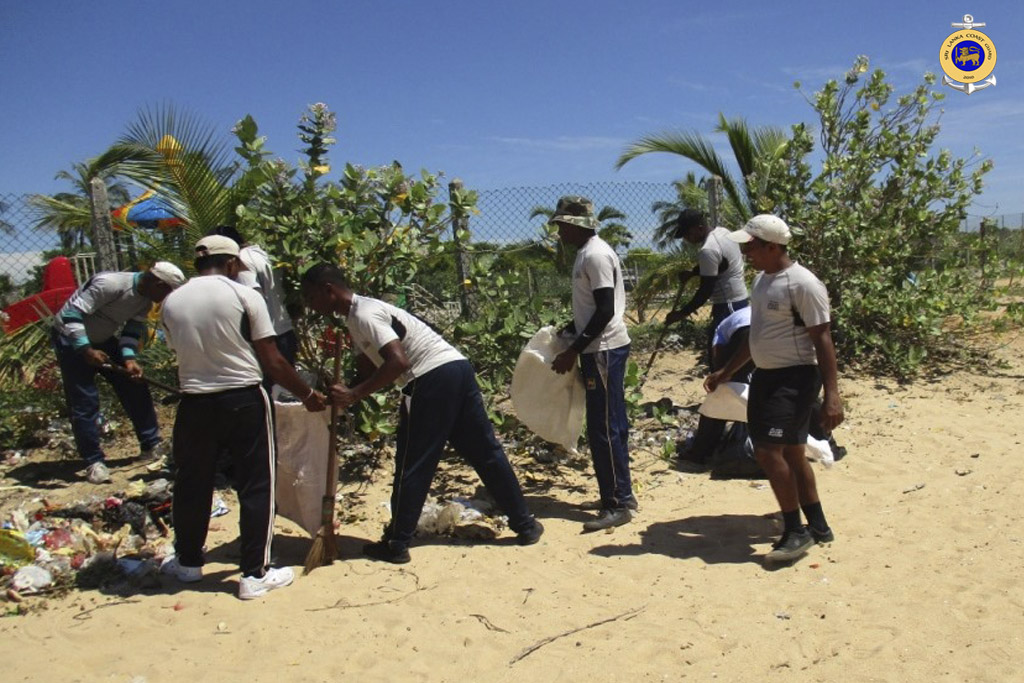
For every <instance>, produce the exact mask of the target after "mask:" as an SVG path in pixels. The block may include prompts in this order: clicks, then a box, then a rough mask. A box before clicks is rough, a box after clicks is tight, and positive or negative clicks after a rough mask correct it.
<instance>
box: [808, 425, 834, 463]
mask: <svg viewBox="0 0 1024 683" xmlns="http://www.w3.org/2000/svg"><path fill="white" fill-rule="evenodd" d="M805 453H806V454H807V459H808V460H810V461H812V462H820V463H821V464H822V465H824V466H825V469H828V468H829V467H832V465H835V464H836V458H835V454H834V453H832V446H830V445H829V443H828V441H824V440H822V439H815V438H814V437H813V436H811V435H810V434H808V435H807V448H806V449H805Z"/></svg>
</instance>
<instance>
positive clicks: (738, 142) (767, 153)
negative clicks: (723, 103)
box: [615, 113, 788, 221]
mask: <svg viewBox="0 0 1024 683" xmlns="http://www.w3.org/2000/svg"><path fill="white" fill-rule="evenodd" d="M715 132H716V133H725V135H726V137H727V138H728V140H729V146H730V147H731V148H732V153H733V156H734V157H735V159H734V160H735V164H736V166H737V167H738V168H739V173H740V175H739V178H738V179H737V177H736V176H735V175H734V174H733V173H732V171H731V170H730V168H729V166H727V164H726V162H725V161H724V160H723V159H722V158H721V157H720V156H719V154H718V152H716V151H715V149H714V145H713V144H712V142H711V140H709V139H708V138H706V137H704V136H703V135H701V134H700V133H696V132H689V133H688V132H681V131H668V132H664V133H658V134H655V135H647V136H644V137H642V138H640V139H639V140H637V141H635V142H633V143H631V144H630V145H629V146H628V147H626V149H625V151H624V152H623V153H622V155H621V156H620V157H619V159H618V161H616V162H615V167H616V168H622V167H623V166H625V165H626V164H627V163H628V162H629V161H631V160H632V159H635V158H636V157H638V156H640V155H642V154H650V153H653V152H668V153H670V154H678V155H679V156H682V157H685V158H686V159H689V160H690V161H692V162H694V163H695V164H697V165H698V166H700V167H701V168H703V169H704V170H705V171H707V172H708V173H709V174H711V175H716V176H719V177H720V178H721V179H722V187H723V189H724V190H725V195H726V201H727V204H728V206H730V207H731V208H732V209H733V210H734V211H735V215H736V216H737V217H738V218H739V219H740V220H743V221H745V220H746V219H748V218H749V217H750V216H751V215H753V214H755V213H757V212H758V211H759V207H758V206H757V201H758V196H759V194H760V193H759V192H758V191H757V189H756V188H754V187H752V186H751V184H750V183H751V182H752V177H753V175H754V173H755V172H757V174H758V177H760V178H762V180H763V179H764V178H766V177H770V175H771V174H772V172H773V171H774V170H775V169H776V168H780V169H781V166H782V156H783V153H784V152H785V150H786V144H787V142H788V138H787V137H786V134H785V132H783V130H782V129H781V128H778V127H776V126H764V127H761V128H755V129H753V130H751V129H750V128H749V127H748V126H747V122H746V121H745V120H744V119H742V118H736V119H732V120H728V119H726V118H725V116H724V115H723V114H721V113H720V114H719V115H718V125H717V126H716V127H715Z"/></svg>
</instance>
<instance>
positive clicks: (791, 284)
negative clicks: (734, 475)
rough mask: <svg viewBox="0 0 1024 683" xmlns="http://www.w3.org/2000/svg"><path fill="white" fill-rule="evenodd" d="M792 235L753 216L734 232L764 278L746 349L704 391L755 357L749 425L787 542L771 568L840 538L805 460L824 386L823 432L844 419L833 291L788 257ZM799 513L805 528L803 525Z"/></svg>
mask: <svg viewBox="0 0 1024 683" xmlns="http://www.w3.org/2000/svg"><path fill="white" fill-rule="evenodd" d="M791 237H792V235H791V233H790V230H789V226H788V225H786V223H785V221H783V220H782V219H781V218H779V217H778V216H773V215H770V214H761V215H758V216H754V217H753V218H751V219H750V220H749V221H748V222H747V224H746V225H744V226H743V229H742V230H737V231H735V232H732V233H730V234H729V238H730V239H732V240H734V241H736V242H739V243H740V245H741V249H742V250H743V253H744V254H745V255H746V257H747V260H749V261H750V264H751V265H752V266H753V267H754V268H755V269H756V270H759V271H761V272H760V273H758V275H757V276H756V277H755V278H754V285H753V288H752V292H751V320H750V336H749V340H748V343H747V344H746V345H743V346H741V347H740V349H739V350H738V351H737V352H736V354H735V355H733V357H732V359H730V361H729V362H728V363H727V364H726V366H725V367H724V368H722V369H721V370H719V371H717V372H713V373H711V375H709V376H708V377H707V379H706V380H705V381H704V387H705V388H706V389H707V390H708V391H713V390H714V389H715V387H716V386H718V384H719V383H720V382H723V381H725V380H727V379H729V378H730V377H731V376H732V374H733V373H734V372H736V371H737V370H738V369H739V368H740V367H742V366H743V364H744V363H746V362H747V361H748V360H750V359H751V358H753V361H754V365H756V366H757V369H756V370H755V371H754V375H753V378H752V379H751V382H750V398H749V400H748V402H747V425H748V428H749V431H750V438H751V440H752V441H753V442H754V455H755V457H756V458H757V461H758V463H759V464H760V465H761V467H762V468H763V469H764V471H765V473H766V474H767V475H768V480H769V482H770V483H771V485H772V491H773V492H774V493H775V498H776V499H777V500H778V502H779V506H780V507H781V508H782V517H783V522H784V525H785V527H784V531H783V534H782V538H780V539H779V541H778V542H777V543H775V544H774V546H773V548H772V550H771V552H769V553H768V555H767V556H766V558H765V559H766V560H767V561H769V562H785V561H789V560H795V559H797V558H799V557H801V556H802V555H804V554H805V553H806V552H807V551H808V550H809V549H810V548H811V546H813V545H814V544H815V543H816V542H817V543H829V542H831V541H833V540H834V535H833V533H832V529H831V528H829V525H828V522H827V521H826V519H825V513H824V512H823V511H822V507H821V501H820V499H819V497H818V489H817V484H816V482H815V479H814V471H813V470H812V469H811V466H810V464H809V463H808V461H807V458H806V456H805V454H804V448H805V445H806V443H807V432H808V427H809V425H810V418H811V410H812V408H813V405H814V402H815V399H816V398H817V397H818V392H819V391H820V389H821V387H822V386H823V385H824V388H825V400H824V405H823V407H822V411H821V422H822V424H821V426H822V429H823V430H824V431H825V432H826V433H829V432H831V431H832V429H833V428H834V427H836V426H837V425H839V424H840V423H841V422H842V421H843V402H842V399H841V397H840V396H839V385H838V380H837V371H836V352H835V346H834V345H833V343H832V333H831V331H830V311H829V301H828V291H827V290H826V289H825V285H824V284H822V282H821V281H820V280H819V279H818V278H817V277H815V276H814V274H813V273H811V271H809V270H807V269H806V268H804V267H803V266H801V265H800V264H799V263H796V262H795V261H793V260H792V259H791V258H790V257H789V253H788V249H787V246H786V245H788V244H789V241H790V239H791ZM801 508H802V509H803V512H804V515H806V517H807V527H804V525H803V523H802V522H801V517H800V510H801Z"/></svg>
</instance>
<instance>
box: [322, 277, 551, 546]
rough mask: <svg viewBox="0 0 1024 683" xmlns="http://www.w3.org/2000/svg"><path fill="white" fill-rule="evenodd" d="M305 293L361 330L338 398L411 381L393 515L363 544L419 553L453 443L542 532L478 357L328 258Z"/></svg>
mask: <svg viewBox="0 0 1024 683" xmlns="http://www.w3.org/2000/svg"><path fill="white" fill-rule="evenodd" d="M302 296H303V299H305V301H306V302H307V303H308V304H309V307H310V308H312V309H313V310H314V311H316V312H317V313H320V314H322V315H329V316H333V315H342V316H344V320H345V327H346V328H348V332H349V335H350V336H351V338H352V351H353V354H355V364H356V378H355V380H354V381H353V383H352V385H351V386H347V385H345V384H336V385H334V386H333V387H331V404H332V405H335V406H337V407H339V408H341V409H345V408H348V407H349V406H351V405H353V404H355V403H358V402H359V401H361V400H363V399H365V398H367V397H368V396H370V395H371V394H373V393H375V392H377V391H380V390H381V389H384V388H386V387H389V386H391V385H392V384H398V385H399V386H401V387H402V403H401V407H400V409H399V421H398V435H397V439H396V444H395V477H394V485H393V487H392V490H391V522H390V523H389V524H388V526H387V529H386V530H385V532H384V537H383V538H382V539H381V540H380V541H379V542H375V543H369V544H367V545H365V546H364V547H363V552H364V553H365V554H366V555H367V556H369V557H371V558H373V559H375V560H382V561H385V562H392V563H395V564H404V563H406V562H409V561H410V559H411V558H410V555H409V543H410V541H411V540H412V537H413V534H414V533H415V532H416V524H417V522H418V521H419V518H420V512H421V511H422V510H423V503H424V502H425V501H426V499H427V493H428V492H429V491H430V483H431V481H433V479H434V472H435V471H436V470H437V464H438V463H439V462H440V460H441V456H442V455H443V454H444V448H445V445H446V444H450V445H451V446H452V447H453V448H454V449H455V450H456V451H458V452H459V454H460V455H461V456H462V457H464V458H465V459H466V460H467V461H468V462H469V464H470V465H472V466H473V469H475V470H476V472H477V474H478V475H479V476H480V479H481V480H482V481H483V483H484V486H485V487H486V488H487V491H488V492H489V493H490V494H491V495H492V496H493V497H494V500H495V502H497V504H498V508H500V509H501V511H502V512H504V513H505V514H506V515H507V516H508V525H509V528H511V529H512V531H514V532H516V535H517V539H516V540H517V541H518V543H519V544H520V545H530V544H533V543H536V542H537V541H539V540H540V537H541V534H542V533H543V532H544V527H543V526H542V525H541V523H540V522H539V521H537V520H536V519H534V517H533V515H531V514H530V511H529V509H528V508H527V506H526V499H525V498H524V497H523V492H522V489H521V488H520V487H519V480H518V479H516V475H515V472H513V471H512V466H511V465H510V464H509V461H508V458H507V457H506V456H505V451H504V450H503V449H502V447H501V444H500V443H498V440H497V438H495V436H494V428H493V427H492V426H491V422H490V419H489V418H488V417H487V410H486V409H485V408H484V401H483V396H482V395H481V394H480V387H479V386H478V385H477V381H476V373H474V371H473V366H472V365H470V363H469V361H468V360H466V358H465V357H464V356H463V355H462V354H461V353H459V352H458V350H456V349H455V347H453V346H452V345H451V344H449V343H448V342H447V341H445V340H444V338H442V337H441V335H439V334H437V333H436V332H434V331H433V330H432V329H430V327H429V326H427V324H426V323H425V322H423V321H422V320H420V319H419V318H417V317H416V316H414V315H412V314H411V313H409V312H408V311H404V310H402V309H401V308H398V307H396V306H392V305H391V304H388V303H386V302H383V301H379V300H377V299H371V298H370V297H366V296H361V295H359V294H356V293H355V292H353V291H352V289H351V288H350V287H349V285H348V282H347V281H346V279H345V275H344V273H343V272H342V271H341V269H340V268H338V267H337V266H333V265H330V264H327V263H321V264H317V265H315V266H313V267H311V268H310V269H309V270H307V271H306V272H305V273H303V275H302Z"/></svg>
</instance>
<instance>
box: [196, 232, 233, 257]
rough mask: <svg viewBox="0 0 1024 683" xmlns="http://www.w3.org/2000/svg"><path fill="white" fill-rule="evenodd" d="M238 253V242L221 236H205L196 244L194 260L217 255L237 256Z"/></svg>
mask: <svg viewBox="0 0 1024 683" xmlns="http://www.w3.org/2000/svg"><path fill="white" fill-rule="evenodd" d="M238 251H239V249H238V242H236V241H234V240H233V239H231V238H230V237H224V236H223V235H207V236H206V237H204V238H203V239H201V240H199V241H198V242H196V258H199V257H202V256H215V255H217V254H227V255H228V256H238Z"/></svg>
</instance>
